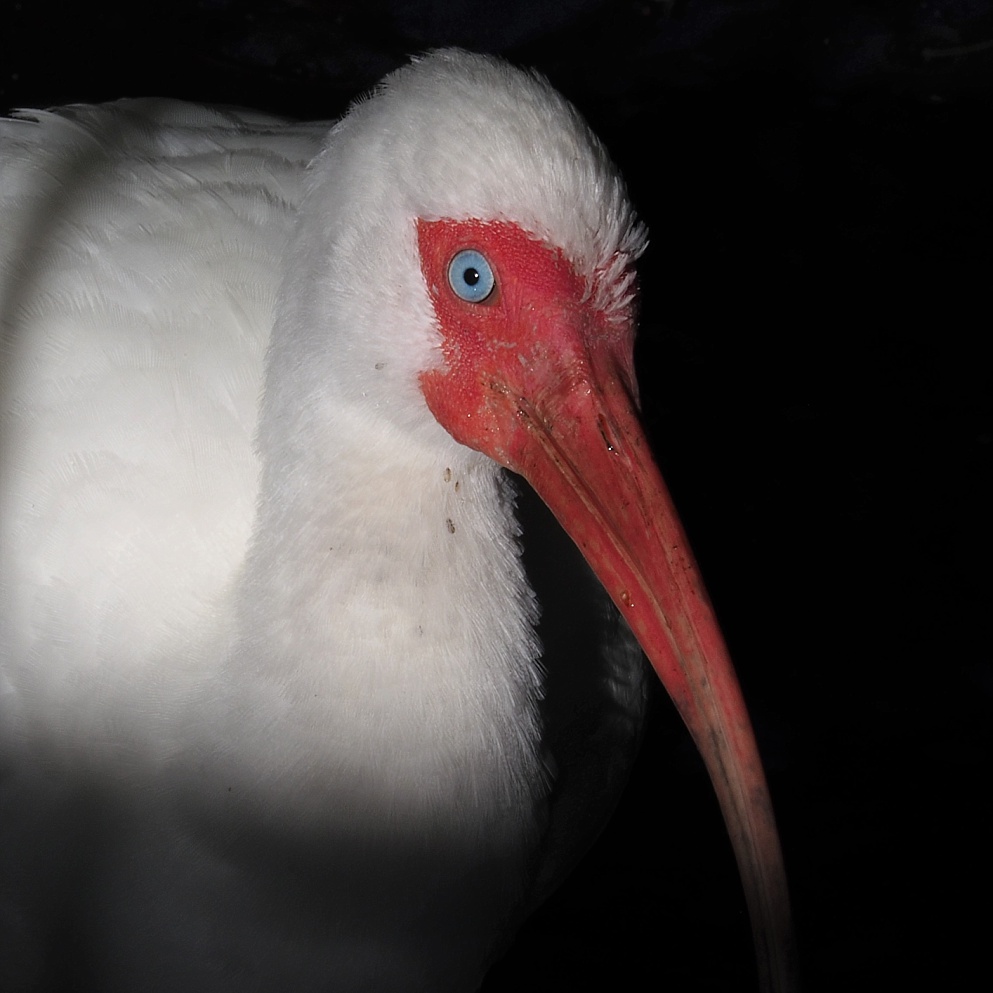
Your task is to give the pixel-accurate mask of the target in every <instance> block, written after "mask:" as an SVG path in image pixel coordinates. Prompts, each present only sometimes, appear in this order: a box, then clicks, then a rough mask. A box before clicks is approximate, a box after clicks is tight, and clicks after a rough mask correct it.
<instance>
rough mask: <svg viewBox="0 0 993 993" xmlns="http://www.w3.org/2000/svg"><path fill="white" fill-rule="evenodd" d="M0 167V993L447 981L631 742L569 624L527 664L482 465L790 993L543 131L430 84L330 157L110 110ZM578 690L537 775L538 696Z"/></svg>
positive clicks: (587, 822) (574, 170) (609, 326)
mask: <svg viewBox="0 0 993 993" xmlns="http://www.w3.org/2000/svg"><path fill="white" fill-rule="evenodd" d="M0 140H2V143H3V144H2V151H3V160H4V161H3V172H2V175H0V209H2V233H0V245H2V269H0V318H2V321H3V329H4V344H3V348H4V351H3V366H2V375H3V380H2V388H3V406H2V414H3V421H2V458H3V471H2V497H0V498H2V526H3V589H2V618H3V619H2V623H3V629H2V652H3V655H2V658H3V666H4V668H3V682H2V684H0V720H2V723H0V749H2V752H0V760H2V770H3V779H2V792H0V802H2V804H3V808H4V812H3V815H2V820H0V825H2V826H0V852H2V855H0V867H2V873H3V876H2V900H3V902H2V906H0V913H2V915H3V918H2V919H3V927H4V929H5V931H6V932H7V934H6V936H5V940H4V945H3V952H2V963H3V964H2V966H0V970H2V971H0V986H2V987H3V988H4V989H8V990H9V989H63V988H69V987H70V986H71V987H72V988H74V989H94V990H100V991H103V993H108V991H117V990H120V991H129V993H130V991H135V990H142V991H152V990H162V991H166V990H168V991H176V990H184V991H204V993H207V991H209V993H221V991H227V990H231V991H239V993H241V991H245V990H252V989H255V990H277V989H278V990H294V991H305V990H334V991H343V993H347V991H358V990H363V991H369V990H371V991H377V993H390V991H397V993H400V991H403V993H411V991H422V990H423V991H432V993H440V991H471V990H473V989H475V988H476V987H477V986H478V984H479V982H480V981H481V978H482V976H483V974H484V972H485V969H486V966H487V964H488V963H489V962H490V961H491V960H492V958H493V957H494V955H495V954H497V953H498V952H499V950H500V948H501V947H502V945H503V943H504V942H505V941H506V940H507V936H508V935H509V934H510V933H512V930H513V927H514V926H515V924H516V923H517V922H518V921H519V920H520V919H521V917H522V915H523V914H524V913H526V912H527V910H528V909H529V908H530V907H531V906H533V904H534V903H535V902H536V901H537V900H539V899H540V898H541V897H542V896H543V895H544V893H546V892H547V890H548V889H549V888H550V887H551V886H553V885H554V884H555V881H556V880H557V878H558V877H559V875H560V874H561V872H562V871H564V870H565V869H566V868H567V867H568V865H569V864H570V863H571V861H572V860H574V858H575V857H576V854H577V848H579V847H581V846H582V845H584V844H586V843H588V841H589V839H590V836H591V834H592V833H593V832H594V831H595V830H596V826H597V824H598V823H599V821H600V819H601V818H602V817H603V816H605V814H606V811H607V809H608V808H609V806H610V805H611V803H612V801H613V797H614V793H615V792H616V784H617V783H618V782H619V781H620V779H621V778H622V777H621V776H620V774H619V772H620V766H621V765H623V764H624V762H626V761H627V760H628V759H629V758H630V754H631V751H632V744H633V742H634V740H635V738H636V728H637V724H638V722H639V721H640V718H641V704H640V700H641V693H640V687H641V683H640V674H639V670H638V669H637V665H638V664H639V660H640V653H635V652H633V651H632V650H630V643H629V642H628V640H627V638H626V636H625V635H623V634H620V635H618V636H617V638H615V639H614V640H613V641H610V640H607V639H606V637H605V635H606V632H607V630H608V629H609V618H607V615H606V614H604V615H603V617H602V618H601V617H600V615H599V614H597V615H596V616H593V617H590V616H588V615H589V613H590V612H589V609H588V607H587V606H585V604H586V603H587V602H588V601H581V603H582V604H583V605H579V606H577V608H576V610H577V621H576V623H577V627H578V626H579V625H580V624H582V625H587V626H589V630H595V631H597V632H599V634H598V636H597V637H594V638H586V639H584V640H583V643H582V644H575V643H574V644H573V651H574V652H575V654H576V656H577V657H576V658H575V659H573V658H571V657H555V656H554V654H553V653H552V652H551V649H550V654H549V656H547V657H546V656H545V655H543V650H542V645H541V643H540V641H539V638H538V636H537V633H536V632H537V625H538V615H539V610H540V607H539V605H538V604H537V603H536V600H535V594H534V591H533V587H532V585H531V580H530V578H529V573H528V572H526V570H525V568H524V566H523V564H522V556H521V548H520V542H519V535H520V529H519V525H518V523H517V520H516V517H515V511H514V508H515V498H514V493H513V490H512V488H511V485H510V484H509V482H508V478H509V477H508V476H507V475H506V474H505V473H504V472H503V470H502V467H503V468H507V469H511V470H513V471H514V472H515V473H519V474H520V475H521V476H523V477H524V478H525V479H526V480H527V481H528V482H529V483H530V485H531V487H533V489H534V491H535V492H536V493H537V494H538V495H539V496H540V497H541V499H542V500H543V501H544V502H545V503H546V504H547V505H548V507H549V508H550V509H551V511H552V513H553V514H554V515H555V517H556V518H557V519H558V521H559V522H560V524H561V525H562V528H563V529H564V530H565V531H566V532H567V533H568V535H569V536H570V537H571V538H572V540H573V541H574V542H575V544H576V545H577V546H578V548H579V549H580V550H581V551H582V554H583V555H584V556H585V558H586V559H587V560H588V562H589V564H590V566H591V567H592V569H593V571H594V572H595V573H596V575H597V577H598V578H599V580H600V582H601V583H602V584H603V587H604V588H605V590H606V592H607V593H608V594H609V596H610V598H611V599H612V600H613V602H614V604H616V607H617V609H618V610H619V611H620V613H621V614H622V615H623V617H624V618H625V620H626V621H627V624H628V625H629V626H630V629H631V630H632V631H633V632H634V635H635V636H636V637H637V640H638V642H639V643H640V645H641V647H642V648H643V649H644V651H645V653H646V654H647V655H648V657H649V659H650V660H651V662H652V664H653V665H654V667H655V668H656V670H657V671H658V673H659V675H660V676H661V678H662V680H663V682H664V683H665V685H666V687H667V689H668V691H669V693H670V694H671V696H672V697H673V699H674V701H675V702H676V705H677V707H678V708H679V710H680V712H681V713H682V715H683V718H684V719H685V721H686V723H687V725H688V726H689V728H690V730H691V732H692V734H693V736H694V738H695V739H696V742H697V744H698V746H699V748H700V750H701V752H702V753H703V756H704V759H705V761H706V763H707V765H708V768H709V770H710V774H711V777H712V779H713V781H714V785H715V787H716V789H717V793H718V796H719V799H720V802H721V805H722V808H723V811H724V816H725V820H726V821H727V824H728V827H729V830H730V833H731V838H732V841H733V844H734V846H735V850H736V853H737V857H738V861H739V865H740V867H741V871H742V875H743V880H744V886H745V891H746V895H747V898H748V902H749V906H750V909H751V913H752V917H753V925H754V930H755V933H756V939H757V946H758V953H759V962H760V973H761V975H762V977H763V983H764V984H765V988H767V989H769V990H786V989H788V988H789V987H790V983H791V979H790V965H789V951H788V945H789V923H788V908H787V898H786V888H785V882H784V876H783V870H782V864H781V859H780V854H779V845H778V840H777V837H776V832H775V826H774V822H773V817H772V813H771V807H770V804H769V799H768V794H767V790H766V786H765V781H764V777H763V773H762V769H761V765H760V762H759V758H758V753H757V750H756V747H755V743H754V740H753V736H752V732H751V730H750V726H749V722H748V718H747V714H746V711H745V707H744V704H743V702H742V700H741V697H740V693H739V690H738V686H737V683H736V680H735V676H734V673H733V670H732V667H731V663H730V661H729V659H728V657H727V654H726V651H725V648H724V646H723V643H722V640H721V637H720V633H719V630H718V628H717V625H716V622H715V620H714V618H713V615H712V612H711V608H710V606H709V605H708V601H707V597H706V594H705V592H704V589H703V585H702V583H701V580H700V578H699V575H698V573H697V570H696V567H695V565H694V563H693V560H692V557H691V554H690V551H689V549H688V547H687V544H686V540H685V538H684V536H683V533H682V531H681V529H680V525H679V523H678V519H677V517H676V514H675V511H674V509H673V507H672V505H671V503H670V500H669V497H668V495H667V493H666V490H665V487H664V485H663V483H662V480H661V478H660V476H659V474H658V471H657V470H656V468H655V466H654V464H653V462H652V459H651V456H650V454H649V448H648V445H647V443H646V441H645V439H644V436H643V434H642V431H641V429H640V428H639V426H638V420H637V413H636V408H637V386H636V384H635V379H634V372H633V364H632V344H633V336H634V319H633V314H632V308H633V299H634V293H635V291H634V282H633V280H634V277H633V271H632V266H633V264H634V261H635V259H636V258H637V257H638V255H639V253H640V252H641V251H642V248H643V246H644V244H645V232H644V229H643V228H642V227H641V226H640V225H639V224H638V223H637V221H636V219H635V216H634V214H633V212H632V209H631V207H630V205H629V203H628V200H627V198H626V193H625V189H624V186H623V183H622V181H621V179H620V178H619V176H618V174H617V172H616V171H615V168H614V167H613V165H612V164H611V163H610V161H609V159H608V157H607V155H606V153H605V152H604V150H603V148H602V147H601V145H600V144H599V142H598V141H597V139H596V138H595V137H594V136H593V135H592V134H591V133H590V131H589V130H588V128H587V126H586V125H585V124H584V122H583V121H582V120H581V119H580V117H579V116H578V114H577V113H576V112H575V110H574V109H573V108H572V107H571V106H570V105H569V104H568V103H567V102H565V101H564V100H563V99H562V98H561V97H560V96H558V95H557V94H556V93H555V92H554V91H553V90H552V89H551V88H550V87H549V86H548V85H547V84H546V83H545V82H544V81H542V80H541V79H538V78H536V77H534V76H531V75H528V74H525V73H522V72H518V71H516V70H513V69H511V68H509V67H508V66H506V65H504V64H502V63H500V62H498V61H495V60H492V59H488V58H484V57H480V56H475V55H468V54H465V53H460V52H440V53H436V54H433V55H430V56H428V57H425V58H423V59H420V60H418V61H415V62H414V63H413V64H412V65H410V66H408V67H407V68H404V69H402V70H400V71H399V72H397V73H395V74H394V75H392V76H390V77H389V78H388V79H387V80H386V81H385V83H384V84H383V85H382V86H381V87H380V88H379V89H378V90H377V91H376V92H375V93H374V94H373V95H372V97H371V98H369V99H367V100H365V101H362V102H360V103H358V104H356V105H355V106H354V107H353V108H352V110H351V111H350V113H349V114H348V115H347V116H346V117H345V118H344V119H343V120H342V121H341V122H340V123H338V124H337V125H335V126H334V127H332V128H330V129H328V127H327V126H322V125H308V124H305V125H301V124H293V123H288V122H284V121H281V120H276V119H274V118H271V117H267V116H263V115H258V114H252V113H248V112H240V111H239V112H235V111H227V112H220V111H213V110H207V109H203V108H199V107H192V106H187V105H184V104H178V103H172V102H164V101H123V102H119V103H114V104H109V105H106V106H100V107H84V106H79V107H67V108H63V109H61V110H57V111H53V112H45V113H40V112H39V113H31V114H28V115H22V116H21V118H20V119H15V120H12V121H7V122H5V123H4V124H3V125H2V131H0ZM525 537H529V536H525ZM581 571H582V570H580V569H577V568H575V567H574V566H572V565H569V564H568V563H565V562H564V563H563V564H562V566H561V570H560V573H559V574H558V575H556V577H555V578H556V581H557V582H558V583H560V584H561V586H562V589H563V590H565V589H571V588H572V586H573V584H576V585H577V588H578V587H579V586H581V584H582V583H583V582H585V581H586V577H585V575H582V574H579V573H581ZM570 595H571V594H570ZM577 595H578V594H577ZM579 603H580V601H577V604H579ZM604 618H607V619H606V620H604ZM585 629H586V628H584V630H585ZM549 644H550V645H551V644H552V642H549ZM591 664H595V666H596V669H595V678H586V679H585V682H583V683H582V685H581V686H580V687H579V689H577V690H576V691H575V692H574V693H573V694H572V697H571V698H570V701H569V703H568V709H569V710H570V713H571V714H572V715H573V716H574V717H575V718H576V721H577V723H578V724H580V725H581V726H582V728H583V732H582V736H583V737H584V740H585V741H586V743H587V744H588V745H591V747H588V748H587V749H586V752H587V753H591V754H592V756H593V757H592V758H591V760H590V761H591V763H592V765H591V769H590V772H589V774H588V775H585V776H579V775H576V776H571V775H570V773H569V770H570V768H571V766H570V762H571V761H572V759H570V758H569V756H567V755H566V754H564V753H562V752H560V751H559V749H560V746H561V745H562V742H564V741H565V740H566V739H567V738H568V737H569V734H568V733H567V730H566V731H564V730H563V729H564V728H566V729H567V726H568V720H565V719H562V718H561V717H556V716H555V715H554V712H553V711H554V708H553V704H554V701H553V700H551V699H550V700H549V701H547V705H546V704H543V703H542V695H543V691H544V687H545V685H546V673H549V672H550V673H552V676H553V677H554V678H551V680H550V682H551V683H554V682H555V679H556V678H558V679H560V682H563V683H564V682H565V680H566V679H567V678H568V677H569V674H570V672H571V669H572V667H573V665H575V667H576V671H577V673H579V672H580V671H581V669H582V668H583V666H589V665H591ZM577 678H578V677H577ZM549 692H551V690H549ZM576 715H578V716H576ZM577 736H578V735H577V734H573V735H572V737H573V738H576V737H577ZM592 746H595V747H592ZM577 784H579V785H577Z"/></svg>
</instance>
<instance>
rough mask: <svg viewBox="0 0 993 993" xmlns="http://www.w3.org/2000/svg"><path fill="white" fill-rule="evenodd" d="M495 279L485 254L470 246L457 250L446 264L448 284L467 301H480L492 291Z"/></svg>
mask: <svg viewBox="0 0 993 993" xmlns="http://www.w3.org/2000/svg"><path fill="white" fill-rule="evenodd" d="M495 282H496V279H495V278H494V276H493V270H492V269H491V268H490V264H489V262H487V261H486V258H485V256H483V255H482V254H481V253H479V252H477V251H474V250H473V249H471V248H465V249H463V250H462V251H461V252H459V253H458V254H457V255H456V256H455V258H454V259H452V261H451V262H450V263H449V265H448V284H449V286H451V288H452V289H453V290H454V291H455V295H456V296H457V297H460V298H461V299H463V300H465V301H467V302H468V303H480V302H482V301H483V300H485V299H486V298H487V297H488V296H489V295H490V294H491V293H492V292H493V286H494V284H495Z"/></svg>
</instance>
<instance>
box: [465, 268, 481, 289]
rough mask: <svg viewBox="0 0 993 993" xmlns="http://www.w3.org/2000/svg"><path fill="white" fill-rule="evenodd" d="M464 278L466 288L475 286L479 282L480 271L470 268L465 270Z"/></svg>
mask: <svg viewBox="0 0 993 993" xmlns="http://www.w3.org/2000/svg"><path fill="white" fill-rule="evenodd" d="M462 278H463V279H464V280H465V283H466V286H475V285H476V283H478V282H479V271H478V270H477V269H473V268H472V266H470V267H469V268H468V269H465V270H463V272H462Z"/></svg>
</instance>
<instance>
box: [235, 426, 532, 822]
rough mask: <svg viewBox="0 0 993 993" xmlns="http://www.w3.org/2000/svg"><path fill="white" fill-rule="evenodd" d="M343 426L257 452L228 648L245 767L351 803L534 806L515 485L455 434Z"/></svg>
mask: <svg viewBox="0 0 993 993" xmlns="http://www.w3.org/2000/svg"><path fill="white" fill-rule="evenodd" d="M349 428H350V425H349V424H348V417H347V414H345V415H341V416H339V417H338V418H337V419H336V431H335V437H334V440H333V441H332V442H328V443H326V444H325V445H324V448H323V452H322V453H320V454H319V453H318V452H317V451H315V450H314V449H313V448H308V450H307V451H306V452H305V453H304V454H298V456H297V458H296V460H295V462H293V463H291V464H283V465H280V466H266V467H265V468H264V471H263V481H262V489H261V500H260V506H259V513H258V525H257V527H256V531H255V535H256V536H255V538H254V540H253V545H252V549H251V552H250V554H249V557H248V561H247V565H246V570H245V573H244V577H243V581H242V585H241V589H240V595H239V608H240V612H239V616H240V622H239V627H240V633H239V637H238V640H237V643H236V648H235V650H234V652H233V653H232V655H231V658H230V661H229V666H232V667H234V668H235V669H236V670H237V672H236V673H231V674H229V675H230V677H231V678H232V681H236V682H237V685H240V686H241V687H242V693H243V699H244V702H245V706H244V707H242V708H239V715H238V722H237V723H238V731H237V733H238V734H239V735H242V736H244V735H245V734H251V735H253V736H254V737H256V739H257V744H258V745H259V749H258V763H259V764H258V765H257V766H256V767H255V768H256V769H269V770H270V771H271V773H272V775H273V777H274V778H276V779H279V780H281V781H286V779H287V776H289V778H290V779H293V780H299V778H301V777H304V778H307V777H319V779H320V781H321V782H327V783H334V784H335V789H336V790H341V789H346V790H347V791H349V793H348V804H349V806H350V807H351V808H352V809H353V810H354V809H355V808H356V807H362V806H366V807H368V808H369V809H370V810H373V809H375V808H377V807H379V806H381V805H384V804H385V805H386V808H387V809H386V810H381V811H380V814H385V815H387V816H389V817H391V818H395V817H397V816H402V817H403V818H404V819H405V820H407V821H408V822H409V821H411V820H414V821H416V820H418V819H419V818H421V817H426V818H429V819H436V818H438V817H439V816H441V817H448V816H456V817H459V818H464V817H465V812H466V811H472V817H474V818H479V819H481V820H485V819H486V818H488V817H490V816H491V815H493V814H494V813H495V812H497V811H505V812H506V811H509V810H515V811H518V812H519V813H518V814H517V815H515V817H514V818H513V820H515V821H518V820H519V819H520V818H521V817H525V816H526V817H530V813H531V808H532V807H533V806H534V805H535V804H536V803H537V802H539V799H540V797H539V794H542V795H543V793H544V777H543V774H542V771H541V762H540V758H539V755H538V750H539V734H540V732H539V727H538V717H537V704H538V700H539V697H540V675H539V665H538V661H537V660H538V657H539V653H540V649H539V646H538V643H537V639H536V636H535V633H534V627H535V622H536V607H535V604H534V598H533V595H532V593H531V589H530V587H529V585H528V583H527V580H526V578H525V575H524V571H523V567H522V564H521V559H520V548H519V543H518V532H519V529H518V526H517V522H516V519H515V517H514V513H513V496H512V493H511V490H510V488H509V487H508V485H507V483H506V481H505V480H504V479H503V478H502V476H501V473H500V470H499V469H498V467H497V466H496V465H495V464H494V463H492V462H491V461H489V460H488V459H485V458H483V457H481V456H479V455H477V454H476V453H473V452H470V451H469V450H468V449H464V448H462V446H458V445H456V444H455V443H454V442H452V443H450V444H449V445H448V446H447V448H442V449H441V452H440V453H439V451H438V449H437V448H436V447H434V446H419V445H417V444H412V443H411V442H410V439H409V438H408V439H405V438H401V437H397V436H396V432H393V431H391V430H389V429H383V430H377V429H376V428H375V426H370V425H369V424H368V423H366V424H364V425H363V426H362V427H361V429H360V428H359V426H357V425H351V430H350V429H349ZM288 447H289V446H283V447H282V450H283V451H285V450H287V449H288ZM252 698H254V699H252ZM263 713H264V714H265V715H266V718H265V726H264V727H263V726H262V725H261V723H260V722H259V721H258V720H254V719H253V718H252V716H251V715H253V714H263ZM342 784H348V785H347V786H343V785H342ZM296 795H297V796H299V795H300V794H299V793H298V794H296ZM487 808H489V812H487ZM525 809H526V810H527V814H526V815H525V813H524V811H525Z"/></svg>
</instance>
